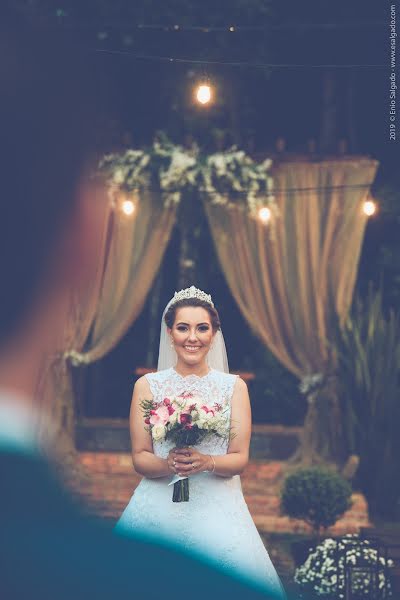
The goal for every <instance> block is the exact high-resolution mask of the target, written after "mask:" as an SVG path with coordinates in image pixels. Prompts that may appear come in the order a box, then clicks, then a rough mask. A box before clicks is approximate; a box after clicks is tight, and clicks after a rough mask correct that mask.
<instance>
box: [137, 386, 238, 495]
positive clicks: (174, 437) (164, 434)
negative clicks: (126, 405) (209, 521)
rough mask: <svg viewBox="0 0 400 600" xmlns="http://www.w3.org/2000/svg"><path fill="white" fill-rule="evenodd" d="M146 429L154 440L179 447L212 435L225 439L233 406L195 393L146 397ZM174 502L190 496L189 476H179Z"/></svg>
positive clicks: (192, 444)
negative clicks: (159, 398)
mask: <svg viewBox="0 0 400 600" xmlns="http://www.w3.org/2000/svg"><path fill="white" fill-rule="evenodd" d="M141 407H142V410H143V413H144V422H145V424H146V429H147V430H148V431H149V432H150V433H151V435H152V438H153V440H154V441H156V442H159V441H164V440H165V441H167V440H171V441H172V442H174V444H175V446H176V447H177V448H186V447H187V446H195V445H196V444H199V443H200V442H202V441H203V440H204V439H206V438H207V437H209V436H211V435H217V436H218V437H220V438H222V439H227V438H229V433H230V428H229V421H228V419H229V417H228V410H229V406H228V405H227V406H225V407H224V406H223V405H222V404H218V403H215V404H213V405H212V406H208V405H207V404H205V402H204V400H203V399H202V398H201V397H199V396H195V395H194V394H192V393H185V392H184V393H183V394H180V395H179V396H173V397H170V398H164V400H163V401H162V402H155V401H154V400H143V401H142V403H141ZM171 483H173V484H174V492H173V497H172V500H173V502H187V501H188V500H189V479H188V477H179V476H177V475H176V476H175V477H174V478H173V480H172V482H171Z"/></svg>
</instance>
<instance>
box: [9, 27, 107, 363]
mask: <svg viewBox="0 0 400 600" xmlns="http://www.w3.org/2000/svg"><path fill="white" fill-rule="evenodd" d="M91 67H92V65H91V60H89V53H88V52H87V51H86V50H84V49H83V48H82V47H80V48H77V47H76V46H75V47H72V45H69V44H67V43H66V42H65V40H63V41H61V40H60V32H56V31H55V32H52V33H49V32H48V31H44V30H43V29H37V30H35V29H33V28H32V27H29V28H28V27H25V26H22V25H21V24H20V23H17V22H16V21H11V20H10V19H1V22H0V85H1V88H0V286H1V294H0V354H1V353H4V349H6V350H7V347H8V344H10V343H11V342H12V340H13V339H15V337H20V336H21V335H22V334H23V330H24V328H25V327H26V326H27V324H28V323H30V322H31V321H32V318H35V316H34V317H32V315H36V314H37V313H38V314H39V313H40V311H41V310H45V311H48V310H49V306H51V303H52V302H53V300H55V299H56V298H58V297H59V296H60V295H62V294H64V293H65V291H66V289H67V288H68V286H70V285H72V284H75V283H76V282H79V281H80V282H81V281H82V279H83V278H84V274H85V268H88V267H89V266H90V265H89V264H88V263H90V262H91V261H92V260H93V258H94V256H93V255H94V254H95V251H94V248H93V247H92V245H91V244H92V241H93V240H94V239H97V233H98V232H97V231H96V227H97V228H98V226H99V224H100V221H101V218H102V216H103V215H104V202H105V200H104V199H103V200H102V201H101V200H99V199H98V198H97V199H94V198H93V197H91V193H90V192H89V191H88V174H89V170H90V167H91V162H92V160H93V158H94V150H95V148H94V142H93V140H94V138H95V128H96V126H97V118H95V115H96V114H97V98H96V95H95V89H94V85H93V82H94V80H93V69H92V68H91ZM96 202H103V207H101V206H98V205H96ZM50 312H51V311H50ZM60 326H62V325H61V324H60Z"/></svg>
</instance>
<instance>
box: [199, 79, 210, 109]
mask: <svg viewBox="0 0 400 600" xmlns="http://www.w3.org/2000/svg"><path fill="white" fill-rule="evenodd" d="M211 98H212V90H211V86H210V85H209V84H208V83H201V84H199V85H198V86H197V88H196V100H197V102H199V103H200V104H209V102H210V101H211Z"/></svg>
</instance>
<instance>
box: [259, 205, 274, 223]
mask: <svg viewBox="0 0 400 600" xmlns="http://www.w3.org/2000/svg"><path fill="white" fill-rule="evenodd" d="M271 216H272V213H271V209H270V208H268V206H263V207H262V208H260V210H259V211H258V217H259V219H260V221H262V222H263V223H269V221H270V220H271Z"/></svg>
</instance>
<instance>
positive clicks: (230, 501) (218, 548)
mask: <svg viewBox="0 0 400 600" xmlns="http://www.w3.org/2000/svg"><path fill="white" fill-rule="evenodd" d="M183 393H184V394H193V395H194V396H195V397H197V398H198V397H200V398H201V401H202V402H203V403H204V404H205V405H207V406H209V407H213V406H215V405H216V403H217V404H218V405H219V406H223V407H224V408H225V409H226V412H225V414H227V418H226V420H227V424H226V427H227V431H228V435H227V436H226V437H225V438H223V439H221V437H217V436H216V435H210V436H209V437H207V438H206V439H204V440H203V441H202V442H200V443H199V444H197V445H195V446H192V447H186V448H176V447H173V446H174V443H173V442H171V441H170V440H163V439H158V438H159V436H157V439H156V438H155V436H154V428H153V429H152V430H151V432H152V433H150V430H149V428H148V427H147V428H146V426H145V423H144V416H143V404H142V403H143V401H146V400H154V401H155V402H159V403H162V402H163V400H164V399H165V398H171V397H177V396H179V395H181V394H183ZM130 429H131V439H132V456H133V464H134V467H135V470H136V471H137V472H138V473H139V474H141V475H142V476H143V479H142V481H141V482H140V484H139V486H138V487H137V488H136V490H135V492H134V494H133V496H132V498H131V500H130V502H129V504H128V506H127V507H126V509H125V511H124V512H123V514H122V516H121V518H120V520H119V521H118V523H117V525H116V528H117V529H118V530H124V531H126V530H135V532H137V531H143V532H145V533H147V534H148V533H150V534H155V535H157V536H167V537H168V538H169V539H173V540H174V541H176V542H178V543H179V544H180V545H182V546H183V547H185V548H186V549H187V550H194V551H198V552H201V553H202V554H204V553H205V554H206V555H207V556H208V557H210V558H212V559H213V560H214V562H217V563H218V564H219V565H220V566H221V567H223V568H226V569H228V570H230V571H234V572H235V573H236V574H239V575H244V576H247V577H250V578H251V579H252V580H253V581H256V582H258V583H259V584H261V585H262V586H264V587H266V588H268V589H269V590H270V591H275V592H277V594H278V596H279V597H281V598H284V597H285V593H284V591H283V587H282V584H281V582H280V579H279V577H278V575H277V573H276V571H275V568H274V566H273V565H272V562H271V560H270V558H269V555H268V552H267V551H266V549H265V547H264V544H263V542H262V540H261V538H260V536H259V534H258V532H257V529H256V526H255V524H254V522H253V520H252V518H251V515H250V513H249V510H248V508H247V504H246V502H245V499H244V497H243V493H242V488H241V482H240V473H242V471H243V470H244V468H245V466H246V465H247V463H248V459H249V443H250V435H251V411H250V401H249V395H248V391H247V386H246V383H245V382H244V381H243V380H242V379H240V378H239V376H237V375H232V374H230V373H229V370H228V361H227V356H226V350H225V343H224V338H223V335H222V332H221V327H220V320H219V316H218V312H217V310H216V309H215V307H214V304H213V302H212V300H211V296H209V295H207V294H206V293H205V292H203V291H201V290H199V289H197V288H195V287H194V286H192V287H190V288H187V289H185V290H181V291H180V292H175V295H174V297H173V298H172V299H171V300H170V302H169V303H168V304H167V306H166V308H165V310H164V313H163V318H162V321H161V336H160V351H159V359H158V370H157V372H156V373H150V374H148V375H145V376H144V377H141V378H140V379H138V381H137V382H136V384H135V386H134V391H133V397H132V405H131V412H130ZM229 431H232V432H233V435H231V436H229ZM183 477H188V478H189V484H190V487H189V490H190V496H189V501H187V502H173V501H172V497H173V494H172V486H171V478H173V479H172V480H173V481H176V480H178V479H180V478H183Z"/></svg>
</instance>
